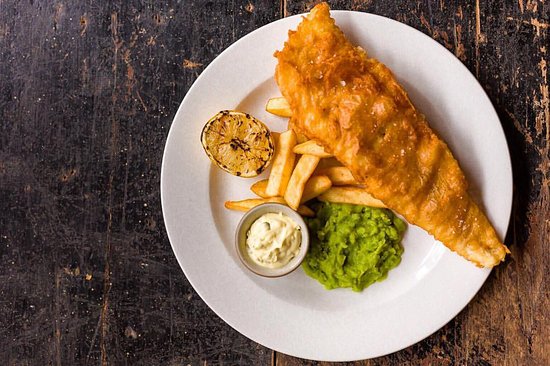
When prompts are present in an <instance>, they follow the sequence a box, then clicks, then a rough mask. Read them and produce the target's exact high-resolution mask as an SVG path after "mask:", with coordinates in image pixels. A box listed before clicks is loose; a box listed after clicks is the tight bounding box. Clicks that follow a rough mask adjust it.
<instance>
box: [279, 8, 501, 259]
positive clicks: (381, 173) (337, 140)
mask: <svg viewBox="0 0 550 366" xmlns="http://www.w3.org/2000/svg"><path fill="white" fill-rule="evenodd" d="M329 10H330V9H329V7H328V5H327V4H326V3H321V4H319V5H317V6H315V7H314V8H313V10H312V11H311V12H310V14H309V15H308V16H307V17H305V18H304V19H303V20H302V22H301V23H300V24H299V26H298V29H297V30H296V31H291V32H289V37H288V41H287V42H286V43H285V45H284V48H283V50H282V51H279V52H276V53H275V56H276V57H277V59H278V64H277V68H276V71H275V79H276V81H277V84H278V85H279V89H280V90H281V93H282V94H283V96H284V97H285V98H286V100H287V101H288V103H289V105H290V109H291V110H292V118H291V119H290V122H289V123H290V128H292V129H293V130H295V131H296V132H297V133H303V134H304V135H306V136H307V137H308V138H309V139H312V140H315V141H317V142H319V143H320V144H321V145H322V146H323V147H324V148H325V150H326V151H327V152H328V153H331V154H333V155H334V156H335V157H336V158H337V159H338V160H339V161H340V163H342V164H343V165H344V166H346V167H347V168H349V169H350V171H351V172H352V173H353V176H354V177H355V178H356V179H357V180H358V181H359V182H360V183H361V184H363V185H364V186H365V188H366V190H367V191H368V192H369V193H370V194H372V195H373V196H374V197H375V198H377V199H379V200H381V201H383V202H384V203H385V204H386V205H387V206H388V207H389V208H391V209H393V210H395V211H396V212H398V213H400V214H401V215H402V216H404V217H405V219H407V221H409V222H410V223H411V224H415V225H418V226H420V227H422V228H423V229H425V230H427V231H428V232H429V233H430V234H432V235H433V236H434V237H435V238H436V239H438V240H439V241H441V242H442V243H443V244H445V245H446V246H447V247H448V248H449V249H451V250H453V251H456V252H457V253H458V254H460V255H462V256H463V257H465V258H466V259H468V260H470V261H472V262H473V263H475V264H477V265H478V266H483V267H493V266H495V265H497V264H498V263H500V261H502V260H504V258H505V256H506V253H508V252H509V251H508V249H507V248H506V246H505V245H504V244H502V242H501V241H500V239H499V238H498V236H497V234H496V232H495V229H494V228H493V227H492V226H491V223H490V222H489V220H488V219H487V217H486V216H485V214H484V213H483V212H482V211H481V209H480V208H479V206H478V205H477V204H476V203H475V201H474V200H473V199H472V198H471V196H470V194H469V193H468V191H467V188H468V184H467V182H466V179H465V177H464V174H463V173H462V170H461V169H460V167H459V165H458V162H457V161H456V160H455V158H454V157H453V155H452V153H451V151H450V149H449V148H448V146H447V145H446V144H445V142H443V141H442V140H441V139H440V138H439V137H438V136H437V135H436V134H435V133H434V131H432V129H431V128H430V126H429V125H428V123H427V121H426V119H425V118H424V116H423V115H422V114H421V113H420V112H419V111H417V110H416V109H415V107H414V106H413V105H412V103H411V101H410V100H409V98H408V96H407V93H406V92H405V91H404V90H403V88H402V87H401V85H399V83H398V82H397V80H396V79H395V77H394V76H393V74H392V72H391V71H390V70H389V69H388V68H387V67H386V66H384V65H383V64H382V63H380V62H379V61H378V60H376V59H374V58H371V57H369V56H368V55H367V53H366V52H365V50H363V49H362V48H360V47H357V46H356V45H354V44H352V43H351V42H349V41H348V40H347V39H346V37H345V35H344V33H343V32H342V31H341V30H340V29H339V28H338V27H337V26H336V25H335V22H334V19H332V18H331V17H330V13H329ZM449 87H452V86H449Z"/></svg>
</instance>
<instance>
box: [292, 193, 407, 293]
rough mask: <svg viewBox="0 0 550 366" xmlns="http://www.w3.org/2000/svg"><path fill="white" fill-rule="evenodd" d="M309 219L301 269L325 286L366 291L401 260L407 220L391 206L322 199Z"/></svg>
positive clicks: (384, 276) (383, 277)
mask: <svg viewBox="0 0 550 366" xmlns="http://www.w3.org/2000/svg"><path fill="white" fill-rule="evenodd" d="M314 209H315V211H317V216H316V217H315V218H313V219H308V220H307V225H308V227H309V230H310V234H311V235H310V236H311V242H310V248H309V251H308V253H307V255H306V258H305V260H304V262H303V263H302V267H303V268H304V271H305V272H306V273H307V274H308V275H309V276H311V277H313V278H315V279H316V280H317V281H319V282H321V283H322V284H323V285H324V286H325V288H326V289H328V290H330V289H334V288H338V287H351V288H352V289H353V291H362V290H363V289H364V288H365V287H367V286H370V285H371V284H372V283H374V282H376V281H382V280H383V279H385V278H386V276H387V274H388V271H389V270H390V269H392V268H395V267H396V266H397V265H398V264H399V263H400V262H401V254H402V253H403V247H402V246H401V243H400V242H401V238H402V237H403V233H404V231H405V229H406V224H405V223H404V222H403V221H402V220H400V219H399V218H398V217H397V216H395V215H394V214H393V213H392V212H391V211H390V210H387V209H380V208H372V207H367V206H359V205H350V204H341V203H326V202H322V203H319V204H318V205H317V206H316V207H314Z"/></svg>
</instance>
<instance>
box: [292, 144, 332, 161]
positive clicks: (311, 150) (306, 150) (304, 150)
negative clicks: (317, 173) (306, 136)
mask: <svg viewBox="0 0 550 366" xmlns="http://www.w3.org/2000/svg"><path fill="white" fill-rule="evenodd" d="M293 151H294V153H295V154H300V155H306V154H307V155H315V156H318V157H320V158H330V157H331V156H332V154H329V153H327V152H326V151H325V149H324V148H323V147H322V146H321V145H319V144H318V143H317V142H315V141H313V140H309V141H306V142H303V143H301V144H298V145H296V146H294V150H293Z"/></svg>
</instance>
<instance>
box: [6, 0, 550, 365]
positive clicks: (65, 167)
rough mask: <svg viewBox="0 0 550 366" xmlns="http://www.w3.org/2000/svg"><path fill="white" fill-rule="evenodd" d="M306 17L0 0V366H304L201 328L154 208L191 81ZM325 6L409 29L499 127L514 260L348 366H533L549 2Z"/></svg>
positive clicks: (544, 249) (263, 7)
mask: <svg viewBox="0 0 550 366" xmlns="http://www.w3.org/2000/svg"><path fill="white" fill-rule="evenodd" d="M314 3H315V1H293V0H286V1H282V2H279V1H274V0H250V1H249V0H233V1H193V0H190V1H186V0H183V1H177V2H176V1H168V2H157V1H139V0H129V1H115V2H113V3H110V2H107V1H82V0H71V1H68V0H65V1H61V0H60V1H55V2H47V1H36V0H35V1H32V0H30V1H17V0H2V1H0V345H1V346H0V364H2V365H50V364H53V365H77V364H92V365H93V364H112V365H119V364H121V365H122V364H128V365H156V364H165V365H187V364H191V365H199V364H200V365H206V364H228V365H235V364H242V365H260V364H262V365H265V364H278V365H313V364H317V363H316V362H311V361H305V360H300V359H296V358H292V357H289V356H286V355H284V354H280V353H277V352H274V351H272V350H270V349H267V348H265V347H262V346H260V345H258V344H256V343H254V342H252V341H250V340H248V339H247V338H245V337H244V336H242V335H240V334H239V333H238V332H236V331H235V330H233V329H232V328H230V327H229V326H228V325H226V324H225V323H224V322H223V321H222V320H221V319H219V318H218V317H217V316H216V315H214V313H213V312H212V311H211V310H210V309H209V308H208V307H207V306H206V305H205V304H204V303H203V301H202V300H201V299H200V298H199V297H198V296H197V294H196V293H195V291H194V290H193V288H192V287H191V286H190V284H189V283H188V282H187V280H186V278H185V277H184V275H183V273H182V271H181V270H180V268H179V266H178V264H177V263H176V260H175V257H174V255H173V253H172V250H171V248H170V244H169V242H168V239H167V236H166V232H165V230H164V224H163V220H162V213H161V207H160V194H159V174H160V164H161V158H162V151H163V147H164V142H165V139H166V136H167V133H168V130H169V128H170V123H171V121H172V118H173V116H174V114H175V112H176V110H177V108H178V105H179V103H180V102H181V100H182V99H183V97H184V96H185V93H186V91H187V90H188V88H189V87H190V86H191V84H192V83H193V81H194V80H195V79H196V78H197V76H198V75H199V74H200V73H201V71H202V70H204V68H205V67H206V66H207V65H208V63H209V62H210V61H212V60H213V59H214V58H215V57H216V56H217V55H218V54H219V53H220V52H221V51H222V50H223V49H225V48H226V47H227V46H229V45H230V44H231V43H232V42H234V41H235V40H237V39H238V38H240V37H242V36H244V35H245V34H247V33H249V32H251V31H253V30H254V29H256V28H258V27H260V26H262V25H264V24H267V23H269V22H271V21H274V20H276V19H279V18H282V17H285V16H288V15H292V14H297V13H301V12H304V11H307V10H308V9H310V8H311V6H312V5H313V4H314ZM331 5H332V6H333V8H335V9H353V10H360V11H367V12H372V13H375V14H380V15H383V16H386V17H390V18H393V19H396V20H398V21H401V22H403V23H406V24H409V25H411V26H413V27H414V28H416V29H418V30H420V31H422V32H424V33H426V34H427V35H429V36H430V37H433V38H434V39H435V40H436V41H438V42H439V43H441V44H443V45H444V46H445V47H446V48H447V49H449V50H450V51H451V52H453V53H454V54H455V55H456V56H457V57H458V58H459V59H460V60H461V61H462V62H463V63H464V64H465V65H466V66H467V67H468V68H469V69H470V70H471V72H472V73H473V74H474V75H475V76H476V77H477V78H478V80H479V81H480V82H481V84H482V85H483V87H484V89H485V90H486V92H487V93H488V95H489V97H490V98H491V100H492V102H493V103H494V105H495V107H496V109H497V111H498V113H499V115H500V118H501V121H502V126H503V128H504V130H505V132H506V138H507V140H508V144H509V147H510V152H511V155H512V160H513V169H514V182H515V189H514V206H513V215H512V218H511V223H510V229H509V230H508V235H507V237H506V243H507V244H508V245H509V247H510V249H511V251H512V255H511V257H510V258H509V259H508V260H507V261H506V263H504V264H503V265H500V266H499V267H498V268H497V269H496V270H495V271H493V272H492V274H491V276H490V277H489V279H488V281H487V282H486V284H485V285H484V286H483V288H482V289H481V291H480V292H479V293H478V294H477V295H476V297H475V298H474V299H473V301H472V302H471V303H470V304H469V305H468V307H467V308H466V309H465V310H464V311H462V312H461V313H460V314H459V315H458V316H457V317H456V318H455V319H453V320H452V321H451V322H450V323H449V324H447V325H446V326H445V327H443V328H442V329H441V330H439V331H438V332H436V333H435V334H434V335H432V336H430V337H429V338H427V339H425V340H424V341H422V342H420V343H418V344H416V345H414V346H412V347H409V348H408V349H405V350H403V351H401V352H398V353H395V354H393V355H390V356H387V357H383V358H379V359H375V360H370V361H364V362H359V363H357V364H362V365H392V364H396V365H419V364H423V365H464V364H469V365H548V364H550V347H549V344H550V322H549V316H550V306H549V304H550V300H549V292H548V282H549V281H548V280H547V276H549V275H550V270H549V263H550V261H549V259H550V258H549V255H548V248H549V236H550V235H549V233H550V224H549V222H550V197H549V196H550V193H549V183H550V173H549V170H550V157H549V154H550V153H549V144H550V142H549V141H550V138H549V134H550V111H549V109H550V106H549V90H548V88H549V84H548V61H549V57H548V54H549V52H550V42H549V40H548V28H549V22H550V19H549V17H550V3H549V2H548V1H546V2H545V1H542V0H539V1H536V0H533V1H530V0H518V1H517V2H506V3H503V2H499V1H480V0H476V1H454V2H449V1H442V0H441V1H404V2H401V1H395V2H394V1H369V0H365V1H360V0H357V1H332V2H331ZM335 341H338V340H335Z"/></svg>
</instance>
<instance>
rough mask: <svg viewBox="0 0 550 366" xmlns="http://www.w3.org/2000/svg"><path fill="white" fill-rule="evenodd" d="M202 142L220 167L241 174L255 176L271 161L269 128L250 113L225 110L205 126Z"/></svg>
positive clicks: (271, 143) (205, 149)
mask: <svg viewBox="0 0 550 366" xmlns="http://www.w3.org/2000/svg"><path fill="white" fill-rule="evenodd" d="M201 142H202V146H203V148H204V151H206V154H207V155H208V157H209V158H210V160H212V161H213V162H214V163H215V164H216V165H217V166H219V167H220V168H222V169H223V170H225V171H226V172H228V173H231V174H233V175H236V176H238V177H246V178H248V177H255V176H257V175H258V174H260V173H261V172H263V171H264V169H265V168H267V167H268V166H269V164H270V163H271V158H272V157H273V151H274V144H273V137H272V136H271V133H270V132H269V129H268V128H267V127H266V125H264V124H263V123H262V122H260V121H259V120H258V119H256V118H254V117H252V116H251V115H249V114H248V113H242V112H237V111H221V112H219V113H218V114H216V115H215V116H214V117H212V118H211V119H210V120H209V121H208V122H207V123H206V125H205V126H204V128H203V129H202V134H201Z"/></svg>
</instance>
